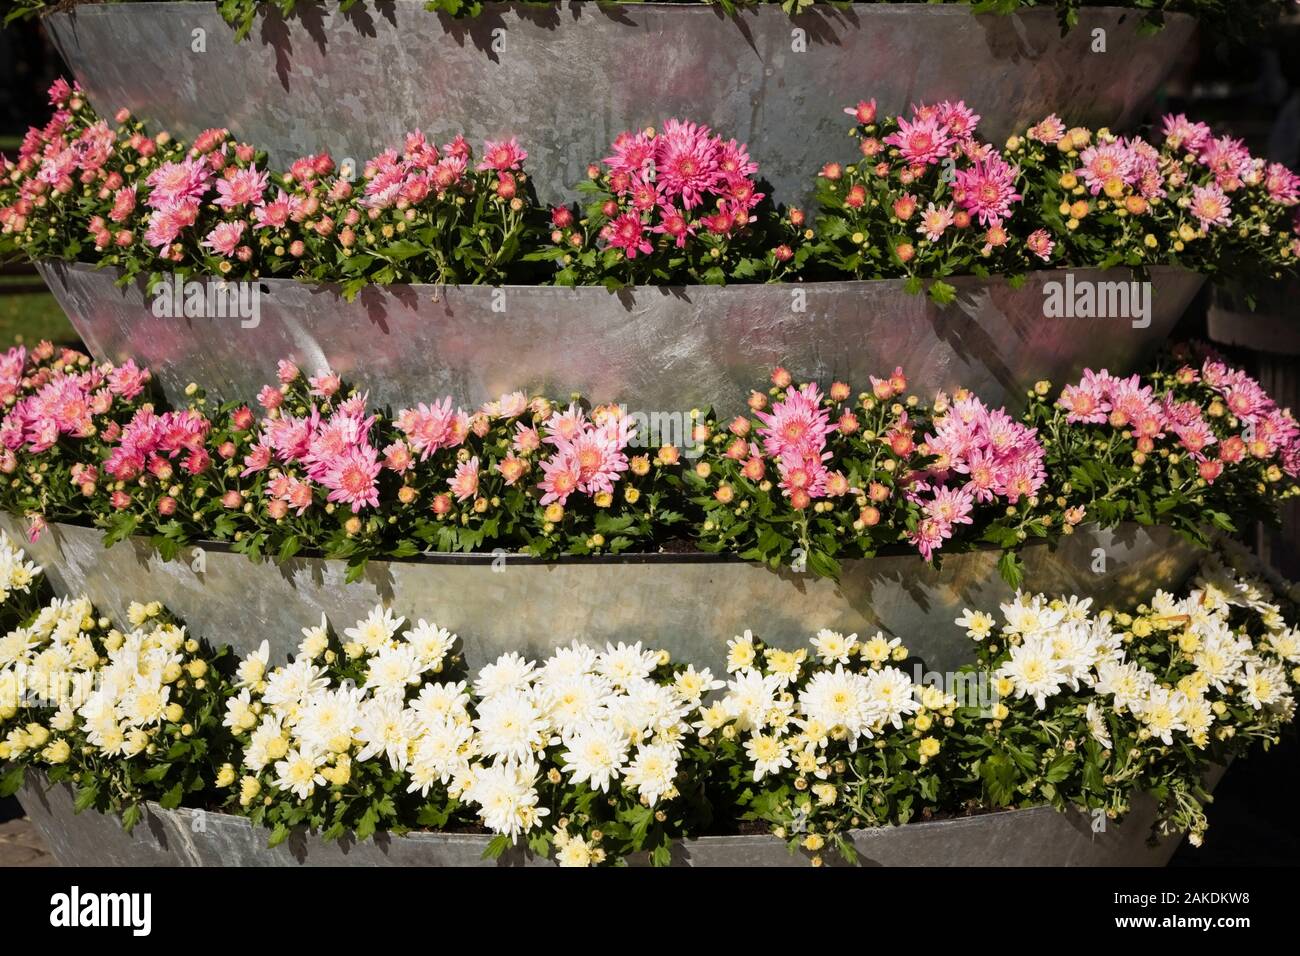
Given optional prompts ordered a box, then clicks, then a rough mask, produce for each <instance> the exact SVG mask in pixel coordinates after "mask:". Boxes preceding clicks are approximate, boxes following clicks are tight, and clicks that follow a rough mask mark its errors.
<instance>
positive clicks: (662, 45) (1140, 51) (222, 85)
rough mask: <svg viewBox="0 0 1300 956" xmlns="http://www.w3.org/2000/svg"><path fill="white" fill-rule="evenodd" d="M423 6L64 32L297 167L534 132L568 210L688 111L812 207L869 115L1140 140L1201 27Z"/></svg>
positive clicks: (131, 78)
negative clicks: (458, 15)
mask: <svg viewBox="0 0 1300 956" xmlns="http://www.w3.org/2000/svg"><path fill="white" fill-rule="evenodd" d="M423 6H424V5H423V3H421V2H419V0H388V2H384V3H382V4H379V5H374V4H369V5H366V6H365V7H363V6H362V5H360V4H358V5H357V7H356V8H354V9H353V10H352V11H350V12H348V13H342V12H340V10H339V8H338V5H337V4H336V3H322V4H309V3H299V4H298V5H297V8H296V11H295V15H294V16H293V17H292V18H291V19H289V20H287V21H286V20H284V19H283V18H281V17H280V16H279V15H278V14H270V15H268V16H267V17H266V18H265V19H262V20H260V21H259V22H258V25H257V26H256V27H254V29H253V33H252V34H251V35H250V37H249V38H248V39H247V40H246V41H244V42H243V43H242V44H237V43H236V42H235V39H234V33H233V31H232V30H231V29H230V28H229V27H228V26H227V25H226V24H225V23H224V22H223V21H222V20H221V17H220V16H219V14H218V12H217V9H216V5H215V4H211V3H207V4H200V3H147V4H130V3H125V4H106V5H102V6H97V5H82V6H79V7H77V8H76V9H74V10H71V11H69V12H67V13H58V14H55V15H53V16H51V17H50V18H49V19H48V20H47V21H46V22H47V23H48V24H49V27H50V32H51V35H52V36H53V38H54V41H55V44H56V45H57V46H58V48H59V51H60V52H61V53H62V54H63V58H64V60H65V61H66V62H67V63H68V65H69V66H70V67H71V68H72V71H73V72H74V73H75V74H76V76H77V78H78V79H79V80H80V81H81V83H82V85H83V86H84V87H85V88H86V90H87V91H88V93H89V95H90V100H91V102H92V103H93V104H94V105H95V107H96V108H97V109H98V110H99V111H100V112H101V114H103V115H105V116H112V115H113V114H114V113H115V112H116V111H117V110H118V109H119V108H120V107H123V106H126V107H129V108H130V109H131V110H132V111H133V112H134V113H136V114H137V115H138V116H141V117H144V118H146V119H149V120H151V121H154V122H156V123H158V124H159V125H160V126H161V127H163V128H166V129H168V130H170V131H171V132H173V133H175V134H178V135H181V136H187V137H189V136H193V135H194V134H196V133H198V132H200V131H202V130H203V129H206V128H208V127H214V126H225V127H228V128H229V129H231V130H232V131H233V132H234V133H235V134H236V135H237V136H240V137H242V138H243V139H245V140H248V141H250V142H253V143H255V144H257V145H259V146H262V147H265V148H267V149H269V150H270V152H271V157H272V161H273V162H275V163H277V164H279V165H281V166H283V165H286V164H288V163H289V162H291V161H292V160H293V159H295V158H297V157H298V156H301V155H304V154H306V153H314V152H317V151H319V150H322V149H327V150H329V151H330V152H331V153H332V154H333V155H334V156H335V158H336V159H339V160H342V159H344V158H351V159H353V160H355V161H357V162H358V164H360V163H362V162H364V161H365V160H366V159H367V158H369V157H370V156H373V155H375V154H376V153H378V152H379V151H381V150H382V149H385V148H387V147H388V146H392V145H395V144H397V143H399V142H400V137H401V136H402V135H403V134H404V133H405V132H406V131H407V130H409V129H414V128H416V127H419V128H422V129H423V130H424V131H425V133H426V134H429V135H431V136H433V137H435V138H437V139H439V140H440V141H441V140H443V139H446V138H448V137H450V136H451V135H453V134H455V133H457V132H462V131H463V132H464V133H465V134H466V135H467V136H468V137H469V138H470V140H471V141H472V142H474V143H475V144H478V143H480V142H481V141H482V140H483V139H485V138H497V137H501V136H518V137H520V139H521V141H522V142H524V143H525V145H526V147H527V149H528V151H529V162H528V165H529V168H530V169H531V171H532V173H533V176H534V179H535V182H536V184H537V186H538V190H539V193H540V195H541V196H542V198H543V199H546V200H548V201H555V200H560V199H564V198H569V197H570V196H571V195H572V193H571V192H570V190H571V187H572V186H574V185H575V184H577V183H578V182H581V181H582V179H583V171H584V169H585V168H586V165H587V163H589V162H592V161H594V160H598V159H600V158H601V157H603V156H605V155H607V153H608V146H609V143H610V142H611V141H612V139H613V138H614V136H616V135H617V134H618V133H620V132H622V131H623V130H627V129H639V128H642V127H644V126H647V125H655V124H658V123H660V122H662V121H663V120H665V119H667V118H669V117H679V118H683V119H693V120H695V121H696V122H703V123H708V124H710V125H711V126H713V127H714V128H715V129H717V130H718V131H719V132H721V133H723V134H724V135H725V136H727V137H733V136H734V137H735V138H736V139H738V140H739V141H741V142H747V143H748V144H749V147H750V150H751V152H752V154H753V156H754V158H755V160H756V161H757V162H758V163H759V167H760V173H761V175H762V176H763V177H764V178H766V179H768V180H769V181H770V182H771V184H772V186H773V195H774V197H775V198H776V199H777V200H778V201H781V202H794V203H801V202H803V201H804V200H805V199H806V198H807V195H808V193H809V192H810V191H811V189H812V186H813V183H812V176H813V173H814V172H815V170H817V169H819V168H820V167H821V165H822V164H823V163H825V162H828V161H830V160H843V159H845V158H846V157H850V156H851V155H852V144H851V143H850V142H849V140H848V139H846V137H845V132H846V130H847V123H848V120H847V119H846V117H845V116H844V115H843V114H842V113H841V112H840V109H841V107H845V106H851V105H853V104H855V103H857V102H858V100H859V99H864V98H869V97H875V98H876V99H877V100H878V101H879V103H880V106H881V108H882V109H883V110H884V111H885V112H886V113H895V112H899V111H902V110H906V109H907V108H908V107H909V106H910V105H911V104H913V103H921V102H934V101H938V100H945V99H962V98H964V99H965V100H966V101H967V102H968V103H969V104H970V105H971V106H972V107H974V108H975V109H976V111H978V112H979V113H981V114H982V115H983V116H984V125H983V127H982V129H983V131H984V133H985V134H986V135H987V136H988V137H989V138H990V139H991V140H992V141H993V142H1000V141H1001V140H1002V139H1003V138H1005V137H1006V136H1007V135H1009V134H1010V133H1012V132H1014V131H1015V130H1016V129H1019V128H1021V127H1023V126H1025V125H1027V124H1029V123H1032V122H1035V121H1037V120H1039V119H1041V118H1042V117H1043V116H1045V115H1046V114H1048V113H1051V112H1053V111H1056V112H1058V113H1060V114H1061V115H1062V116H1063V117H1064V118H1065V119H1066V120H1068V121H1071V122H1083V123H1088V124H1095V125H1109V126H1113V127H1116V128H1124V127H1125V126H1126V125H1127V124H1130V123H1132V122H1135V121H1137V120H1139V119H1140V118H1141V117H1142V115H1143V111H1144V110H1145V108H1146V106H1147V105H1148V104H1149V103H1150V101H1151V98H1152V96H1153V94H1154V92H1155V91H1156V89H1157V87H1158V86H1159V85H1160V84H1161V83H1162V82H1163V81H1164V79H1165V78H1166V77H1167V76H1168V75H1169V73H1170V71H1171V70H1172V69H1173V67H1174V65H1175V63H1176V61H1177V59H1178V57H1179V55H1180V53H1181V51H1182V50H1183V48H1184V47H1185V46H1186V44H1187V41H1188V40H1189V38H1190V37H1191V36H1192V34H1193V31H1194V30H1195V21H1194V20H1193V19H1192V18H1191V17H1188V16H1185V15H1182V14H1168V15H1166V18H1165V19H1166V25H1165V27H1164V29H1163V30H1161V31H1160V32H1159V33H1157V34H1155V35H1152V36H1140V35H1139V32H1138V20H1139V17H1138V16H1137V14H1135V13H1134V11H1132V10H1123V9H1114V8H1095V9H1094V8H1091V7H1089V8H1085V9H1083V10H1080V11H1079V23H1078V25H1077V26H1076V27H1075V28H1074V29H1073V30H1071V31H1070V32H1069V33H1068V34H1066V35H1065V36H1064V37H1062V36H1061V31H1060V27H1059V25H1058V22H1057V18H1056V11H1055V10H1054V9H1050V8H1047V7H1044V8H1042V9H1030V10H1023V11H1021V12H1019V13H1016V14H1014V15H1011V16H974V15H972V14H971V13H970V12H969V11H968V10H967V9H965V8H962V7H958V6H943V7H933V6H926V5H923V4H917V3H912V4H903V5H889V4H875V5H857V6H852V7H848V8H843V9H837V8H835V7H833V6H831V5H830V4H827V5H826V6H824V7H818V8H815V9H813V10H811V11H809V12H806V13H804V14H801V15H800V16H798V17H795V18H794V19H793V21H792V20H791V19H790V18H789V17H787V16H786V14H785V13H784V12H783V11H782V10H781V9H780V7H779V6H777V5H776V4H770V5H763V6H759V7H756V8H753V9H746V10H742V11H740V12H739V13H737V14H736V15H735V16H734V17H729V16H727V15H726V14H724V13H723V12H722V11H721V10H720V9H719V8H718V7H716V6H705V5H699V6H694V5H682V4H637V5H619V6H606V7H603V8H602V7H601V6H600V5H598V4H596V3H591V2H588V3H581V2H578V3H566V4H562V5H561V4H556V5H553V6H550V7H537V6H534V7H525V6H517V5H512V4H499V3H488V4H486V5H485V7H486V9H485V12H484V14H483V15H482V16H480V17H477V18H475V19H472V20H453V19H450V18H447V17H442V16H437V15H434V14H430V13H428V12H426V11H425V10H424V9H423ZM1096 30H1102V31H1104V37H1105V52H1104V53H1101V52H1093V47H1094V44H1095V42H1096V40H1095V31H1096ZM196 31H203V32H202V39H201V43H202V49H201V50H199V49H196V47H197V46H198V45H199V44H200V40H199V39H198V38H199V34H197V33H196ZM357 168H360V165H358V167H357Z"/></svg>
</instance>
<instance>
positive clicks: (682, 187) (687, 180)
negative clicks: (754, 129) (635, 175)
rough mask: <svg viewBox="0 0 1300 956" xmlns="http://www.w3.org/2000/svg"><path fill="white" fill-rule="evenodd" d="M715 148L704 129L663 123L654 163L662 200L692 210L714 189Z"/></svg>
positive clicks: (717, 178)
mask: <svg viewBox="0 0 1300 956" xmlns="http://www.w3.org/2000/svg"><path fill="white" fill-rule="evenodd" d="M718 145H719V144H718V141H717V138H716V137H714V136H713V133H712V131H711V130H710V129H709V128H708V127H707V126H698V125H696V124H695V123H683V122H681V121H679V120H674V119H670V120H668V121H667V122H666V123H664V128H663V131H662V132H661V133H660V134H659V135H658V136H657V137H656V138H655V157H654V162H655V177H656V180H657V182H658V183H659V186H660V188H661V189H662V190H663V195H664V198H665V200H667V201H669V202H674V201H677V200H680V201H681V204H682V205H683V206H684V207H685V208H686V209H694V208H695V207H696V206H698V205H699V204H700V203H701V201H702V200H703V197H704V194H705V193H709V192H712V191H713V190H714V189H715V188H716V187H717V185H718V183H719V181H720V180H721V178H722V171H721V170H720V169H719V168H718V161H719V158H720V156H719V152H720V150H719V148H718ZM647 251H648V250H647ZM629 258H630V256H629Z"/></svg>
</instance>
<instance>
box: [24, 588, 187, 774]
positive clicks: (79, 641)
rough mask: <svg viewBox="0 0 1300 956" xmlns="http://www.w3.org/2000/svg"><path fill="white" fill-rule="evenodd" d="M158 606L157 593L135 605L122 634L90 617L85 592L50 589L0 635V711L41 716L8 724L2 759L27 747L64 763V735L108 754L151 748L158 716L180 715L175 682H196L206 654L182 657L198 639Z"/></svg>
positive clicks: (172, 717) (159, 724) (169, 718)
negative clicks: (47, 598) (71, 594)
mask: <svg viewBox="0 0 1300 956" xmlns="http://www.w3.org/2000/svg"><path fill="white" fill-rule="evenodd" d="M161 611H162V606H161V605H160V604H158V603H156V602H155V603H153V604H148V605H142V604H132V605H131V607H130V619H131V624H132V625H133V629H132V630H131V631H130V632H128V633H123V632H121V631H119V630H117V629H115V628H111V627H109V622H108V621H107V620H106V619H102V618H99V619H97V618H96V617H95V615H94V608H93V607H92V606H91V603H90V601H89V600H88V599H86V598H84V597H80V598H67V599H58V598H56V599H54V600H52V601H51V602H50V603H49V604H47V605H46V606H45V607H44V608H42V609H41V611H40V612H39V613H38V614H37V615H36V617H35V619H34V620H33V621H32V622H31V624H30V625H28V626H26V627H19V628H16V629H15V630H13V631H11V632H9V633H8V634H6V635H5V636H4V637H3V638H0V720H3V721H8V720H12V719H13V718H14V717H15V716H16V715H17V713H18V712H19V711H20V710H28V709H30V710H31V712H32V715H33V716H35V715H36V714H37V713H39V714H40V715H41V716H40V719H33V720H31V721H29V722H28V723H26V724H25V725H23V726H16V727H13V728H11V729H9V730H8V731H7V733H6V735H5V737H4V741H3V743H0V759H11V758H17V757H19V756H21V755H23V754H24V753H25V752H27V751H29V750H31V751H40V755H41V757H42V759H44V760H45V761H46V762H47V763H50V764H59V763H63V762H65V761H66V760H67V759H68V756H69V755H70V748H71V746H72V744H71V743H70V742H69V740H70V739H72V740H73V741H74V742H75V743H76V744H77V745H78V746H88V747H91V748H94V750H95V751H97V752H98V753H100V754H103V755H104V756H107V757H126V758H130V757H135V756H137V755H139V754H141V753H145V752H152V749H153V747H154V742H155V740H156V738H157V737H158V734H159V732H160V731H161V730H162V727H163V724H164V722H167V721H170V722H172V723H177V722H180V721H182V720H183V718H184V716H185V711H184V708H183V707H182V706H181V705H180V704H179V703H177V702H176V701H174V700H173V696H174V695H173V691H174V689H175V688H176V687H177V685H178V683H179V682H180V681H182V680H186V679H188V680H191V681H194V682H195V684H196V686H199V687H201V686H202V681H203V679H204V677H205V675H206V673H207V664H206V662H204V661H202V660H200V659H197V658H194V659H189V658H188V655H190V654H193V653H194V652H196V651H197V650H198V644H197V643H196V642H194V641H192V640H187V639H186V636H185V629H184V628H182V627H178V626H176V625H174V624H171V623H168V622H165V621H162V620H159V619H158V615H159V614H160V613H161ZM74 735H75V736H74Z"/></svg>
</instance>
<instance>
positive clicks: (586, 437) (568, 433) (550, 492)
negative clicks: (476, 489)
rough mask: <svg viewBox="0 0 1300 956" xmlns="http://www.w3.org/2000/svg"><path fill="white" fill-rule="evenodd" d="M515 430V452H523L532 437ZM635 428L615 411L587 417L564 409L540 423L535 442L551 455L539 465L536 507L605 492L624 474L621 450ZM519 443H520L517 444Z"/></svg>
mask: <svg viewBox="0 0 1300 956" xmlns="http://www.w3.org/2000/svg"><path fill="white" fill-rule="evenodd" d="M529 432H530V430H529V429H525V428H524V426H523V425H522V424H521V425H520V432H519V434H518V437H517V438H516V448H517V449H521V448H523V449H526V448H527V447H528V446H529V445H532V444H533V443H534V441H535V439H536V438H537V437H538V436H536V435H533V434H529ZM635 434H636V428H635V426H634V425H633V423H632V421H631V420H630V419H628V418H627V416H626V415H624V414H623V412H622V410H621V409H619V408H611V407H601V408H599V409H596V410H595V411H594V412H593V413H592V416H591V418H588V417H587V415H586V414H585V413H584V412H583V411H582V409H580V408H578V406H576V405H570V406H569V407H568V408H567V409H565V410H564V411H558V410H557V411H555V412H553V413H552V414H551V416H550V417H549V418H548V419H547V420H546V423H545V425H544V426H543V429H542V433H541V435H540V438H541V441H542V442H544V443H546V444H548V445H551V446H552V447H553V448H554V451H553V452H552V453H551V455H550V456H549V457H548V458H545V459H543V460H542V462H541V465H540V467H541V470H542V475H543V478H542V480H541V481H540V482H539V483H538V485H537V487H538V488H539V489H540V490H541V491H542V499H541V503H542V504H544V505H549V504H551V503H552V502H555V503H557V504H560V505H563V504H566V503H567V502H568V500H569V496H570V495H572V494H575V493H580V494H584V495H589V496H594V495H598V494H602V493H611V492H613V490H614V483H615V482H616V481H618V480H619V478H620V476H621V475H622V473H623V472H625V471H627V469H628V460H627V454H626V449H627V446H628V444H629V443H630V442H631V440H632V438H633V437H635ZM521 443H522V444H521Z"/></svg>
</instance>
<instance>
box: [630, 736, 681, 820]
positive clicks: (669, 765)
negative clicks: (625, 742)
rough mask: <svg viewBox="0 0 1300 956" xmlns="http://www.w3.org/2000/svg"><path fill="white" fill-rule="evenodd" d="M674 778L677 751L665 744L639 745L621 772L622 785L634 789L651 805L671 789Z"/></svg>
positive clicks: (675, 775)
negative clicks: (622, 772)
mask: <svg viewBox="0 0 1300 956" xmlns="http://www.w3.org/2000/svg"><path fill="white" fill-rule="evenodd" d="M676 779H677V751H676V750H674V749H673V748H672V747H669V746H667V745H665V744H648V745H644V746H641V747H639V748H638V749H637V752H636V755H635V756H634V757H633V758H632V761H631V763H629V764H628V765H627V769H626V770H625V771H624V774H623V783H624V786H626V787H628V788H630V789H633V790H635V791H636V793H637V796H639V797H644V798H645V799H646V802H647V803H649V804H650V805H651V806H654V805H655V804H656V803H658V802H659V800H660V799H662V798H663V796H664V795H665V794H667V793H668V792H669V791H671V790H673V788H674V782H675V781H676Z"/></svg>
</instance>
